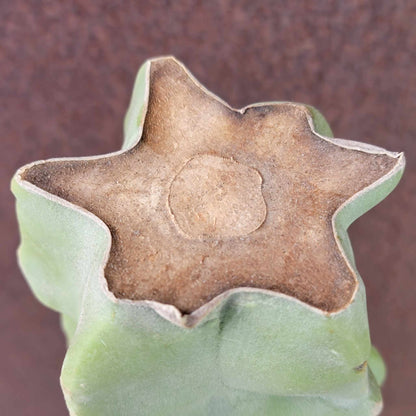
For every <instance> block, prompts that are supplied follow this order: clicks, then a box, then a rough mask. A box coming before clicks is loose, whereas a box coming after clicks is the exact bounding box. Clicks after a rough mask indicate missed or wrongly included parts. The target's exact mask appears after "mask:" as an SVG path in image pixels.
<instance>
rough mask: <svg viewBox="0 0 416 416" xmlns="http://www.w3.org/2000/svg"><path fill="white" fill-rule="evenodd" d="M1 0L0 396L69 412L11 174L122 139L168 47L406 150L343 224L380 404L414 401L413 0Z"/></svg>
mask: <svg viewBox="0 0 416 416" xmlns="http://www.w3.org/2000/svg"><path fill="white" fill-rule="evenodd" d="M152 4H154V2H140V5H138V2H137V1H129V0H126V1H123V2H122V4H121V2H120V3H118V2H114V1H111V2H110V1H100V0H74V1H71V2H52V1H44V2H39V1H34V0H15V1H2V2H0V13H1V17H2V24H1V25H0V34H1V39H2V42H1V45H0V63H1V65H0V72H1V77H0V99H1V101H2V110H1V111H0V142H1V145H2V149H1V150H2V151H1V152H0V159H1V162H0V223H1V231H2V232H1V233H0V271H1V273H0V276H1V284H2V290H1V291H0V316H1V318H0V326H1V329H2V337H1V342H0V349H1V357H3V360H0V374H1V377H0V410H1V412H0V413H1V414H6V415H8V416H33V415H42V416H56V415H66V414H67V410H66V408H65V405H64V401H63V397H62V393H61V391H60V387H59V383H58V382H57V380H58V378H59V372H60V368H61V365H62V359H63V356H64V349H65V346H64V342H63V337H62V334H61V333H60V331H59V329H58V318H57V316H56V314H54V313H53V312H51V311H49V310H47V309H46V308H44V307H42V306H41V305H40V304H39V303H38V302H37V301H36V300H35V298H34V297H33V294H32V293H31V292H30V290H29V288H28V286H27V284H26V283H25V281H24V280H23V278H22V275H21V273H20V271H19V270H18V268H17V265H16V258H15V250H16V247H17V244H18V234H17V225H16V221H15V215H14V211H13V204H14V202H13V197H12V195H11V194H10V192H9V189H8V188H9V181H10V178H11V176H12V175H13V173H14V171H15V170H16V169H17V168H18V167H20V166H22V165H23V164H24V163H28V162H31V161H33V160H38V159H45V158H50V157H55V156H84V155H89V154H90V155H93V154H99V153H106V152H109V151H113V150H116V149H118V148H120V144H121V129H122V118H123V115H124V112H125V110H126V106H127V105H128V101H129V96H130V93H131V87H132V83H133V80H134V76H135V72H136V70H137V68H138V67H139V65H140V64H141V63H142V62H143V61H144V60H145V59H147V58H149V57H151V56H156V55H160V54H174V55H176V56H177V57H178V58H180V59H181V60H182V61H183V62H185V63H186V65H187V66H188V67H189V68H191V70H192V71H193V73H194V74H195V75H196V76H197V77H198V79H199V80H201V81H203V83H204V84H205V85H207V86H208V87H209V88H210V89H212V90H213V91H214V92H216V93H218V94H219V95H220V96H221V97H224V98H225V99H226V100H227V101H228V102H230V103H231V104H232V105H233V106H237V107H242V106H244V105H246V104H249V103H252V102H257V101H261V100H276V99H277V100H290V101H297V102H305V103H309V104H313V105H315V106H316V107H317V108H319V109H321V110H322V112H323V113H324V114H325V116H326V117H327V118H328V120H329V122H330V124H331V127H332V128H333V130H334V132H335V134H336V136H337V137H350V138H355V139H358V140H362V141H368V142H369V143H373V144H376V145H379V146H382V147H385V148H387V149H391V150H397V151H401V150H404V151H405V152H406V154H407V168H406V172H405V175H404V177H403V179H402V182H401V183H400V185H399V186H398V188H397V189H396V190H395V191H394V193H393V194H392V195H391V196H390V197H388V198H387V199H386V200H385V201H383V202H382V203H381V204H380V205H379V206H378V207H376V208H375V209H373V210H372V211H371V212H370V213H368V214H366V215H365V216H364V217H363V218H362V219H360V220H358V221H357V223H356V224H354V225H353V226H352V229H351V235H352V240H353V244H354V251H355V254H356V260H357V264H358V268H359V270H360V274H361V275H362V276H363V278H364V280H365V284H366V292H367V296H368V308H369V320H370V326H371V338H372V341H373V342H374V343H375V344H376V345H377V347H379V348H380V350H381V352H382V353H383V355H384V356H385V358H386V361H387V365H388V368H389V375H388V379H387V382H386V385H385V387H384V388H383V393H384V400H385V410H384V411H383V416H403V415H413V414H415V413H416V395H415V394H414V390H415V385H416V360H415V351H416V331H415V329H414V328H415V321H414V299H415V296H416V295H415V290H416V289H415V288H416V286H415V283H414V281H415V280H414V279H415V275H416V259H415V256H414V253H416V226H415V211H416V164H415V157H414V155H415V154H416V140H415V131H416V117H414V114H416V100H415V97H416V71H415V70H414V68H415V67H416V54H415V52H414V51H415V50H416V25H415V24H414V21H415V20H416V10H415V8H416V5H415V4H414V2H413V1H411V0H397V1H390V0H370V1H368V0H365V1H364V0H362V1H333V2H328V1H324V0H317V1H313V2H311V1H299V2H287V1H283V0H262V1H258V2H254V1H252V0H242V1H240V2H235V1H226V0H212V1H205V2H195V1H191V0H183V1H176V2H168V1H166V2H165V1H164V2H159V3H158V5H157V6H154V5H153V6H152Z"/></svg>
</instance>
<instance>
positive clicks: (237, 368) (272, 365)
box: [12, 57, 404, 416]
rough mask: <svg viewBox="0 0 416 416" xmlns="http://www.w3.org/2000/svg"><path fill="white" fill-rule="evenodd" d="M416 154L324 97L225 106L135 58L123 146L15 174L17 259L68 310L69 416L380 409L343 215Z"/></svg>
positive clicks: (173, 70)
mask: <svg viewBox="0 0 416 416" xmlns="http://www.w3.org/2000/svg"><path fill="white" fill-rule="evenodd" d="M403 168H404V157H403V155H402V154H401V153H393V152H389V151H386V150H384V149H380V148H378V147H375V146H371V145H368V144H363V143H359V142H354V141H349V140H342V139H335V138H332V133H331V130H330V128H329V126H328V125H327V123H326V121H325V119H324V118H323V117H322V115H321V114H320V113H319V112H318V111H317V110H316V109H314V108H312V107H309V106H306V105H302V104H297V103H288V102H273V103H262V104H255V105H251V106H248V107H245V108H242V109H240V110H236V109H233V108H231V107H230V106H228V105H227V104H226V103H225V102H223V101H222V100H220V99H219V98H218V97H216V96H214V95H213V94H212V93H210V92H209V91H207V90H206V89H205V88H204V87H203V86H201V85H200V84H199V83H198V82H197V81H196V80H195V79H194V78H193V77H192V75H191V74H190V73H189V72H188V71H187V70H186V69H185V67H184V66H183V65H182V64H181V63H179V62H178V61H176V60H175V59H174V58H171V57H167V58H157V59H152V60H149V61H147V62H146V63H145V64H144V65H143V67H142V68H141V69H140V71H139V73H138V76H137V80H136V84H135V87H134V91H133V96H132V100H131V103H130V107H129V109H128V112H127V115H126V119H125V141H124V145H123V148H122V150H121V151H118V152H115V153H111V154H107V155H103V156H94V157H83V158H72V159H70V158H60V159H51V160H48V161H39V162H34V163H31V164H29V165H26V166H24V167H22V168H21V169H19V170H18V171H17V173H16V175H15V177H14V178H13V181H12V190H13V192H14V194H15V196H16V201H17V215H18V219H19V224H20V232H21V241H22V242H21V245H20V247H19V251H18V258H19V262H20V266H21V268H22V270H23V273H24V275H25V277H26V279H27V280H28V282H29V284H30V286H31V288H32V289H33V291H34V293H35V295H36V296H37V297H38V298H39V300H40V301H41V302H43V303H44V304H45V305H47V306H48V307H50V308H52V309H54V310H56V311H58V312H59V313H60V314H61V316H62V327H63V330H64V332H65V334H66V337H67V341H68V346H69V348H68V351H67V354H66V357H65V361H64V364H63V368H62V375H61V385H62V389H63V392H64V395H65V399H66V403H67V406H68V408H69V411H70V413H71V415H74V416H75V415H76V416H93V415H94V416H98V415H100V416H103V415H108V416H110V415H111V416H113V415H123V416H133V415H134V416H136V415H177V414H181V415H192V416H194V415H201V416H202V415H207V416H208V415H219V416H220V415H227V416H228V415H235V416H237V415H238V416H246V415H247V416H249V415H253V416H254V415H293V416H295V415H296V416H301V415H308V416H311V415H320V416H322V415H328V416H329V415H331V416H334V415H375V414H378V413H379V412H380V411H381V407H382V404H381V403H382V401H381V395H380V388H379V385H380V384H381V383H382V381H383V379H384V374H385V369H384V364H383V361H382V359H381V357H380V356H379V355H378V353H377V351H376V350H375V349H374V348H372V347H371V342H370V336H369V329H368V321H367V311H366V300H365V290H364V285H363V282H362V280H361V278H360V276H359V274H358V271H357V270H356V267H355V263H354V258H353V253H352V249H351V246H350V242H349V239H348V235H347V231H346V230H347V228H348V226H349V225H350V224H351V223H352V222H353V221H354V220H355V219H356V218H357V217H359V216H360V215H362V214H363V213H364V212H366V211H367V210H368V209H370V208H371V207H373V206H374V205H375V204H377V203H378V202H380V201H381V200H382V199H383V198H384V197H385V196H386V195H387V194H388V193H389V192H390V191H391V190H392V189H393V188H394V187H395V185H396V184H397V182H398V181H399V179H400V176H401V174H402V171H403Z"/></svg>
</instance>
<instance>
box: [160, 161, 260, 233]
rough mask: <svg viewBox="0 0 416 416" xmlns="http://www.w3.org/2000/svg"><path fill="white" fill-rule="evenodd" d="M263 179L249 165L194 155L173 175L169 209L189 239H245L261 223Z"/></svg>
mask: <svg viewBox="0 0 416 416" xmlns="http://www.w3.org/2000/svg"><path fill="white" fill-rule="evenodd" d="M261 184H262V177H261V176H260V173H259V172H258V171H257V170H256V169H253V168H251V167H249V166H246V165H243V164H241V163H238V162H236V161H234V160H232V159H226V158H223V157H218V156H212V155H199V156H196V157H194V158H192V159H190V160H188V162H187V163H186V164H185V166H184V167H183V168H182V169H181V171H180V172H179V173H178V174H177V175H176V176H175V178H174V180H173V182H172V184H171V187H170V192H169V200H168V202H169V208H170V211H171V213H172V215H173V218H174V220H175V223H176V225H177V226H178V227H179V229H180V230H181V231H182V232H183V233H184V234H185V235H186V236H188V237H190V238H220V237H237V236H245V235H247V234H249V233H251V232H253V231H255V230H257V229H258V228H259V227H260V226H261V225H262V224H263V222H264V220H265V218H266V214H267V207H266V203H265V201H264V198H263V195H262V193H261Z"/></svg>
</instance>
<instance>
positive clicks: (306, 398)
mask: <svg viewBox="0 0 416 416" xmlns="http://www.w3.org/2000/svg"><path fill="white" fill-rule="evenodd" d="M150 62H151V61H148V62H146V63H145V64H144V65H143V66H142V68H141V69H140V71H139V73H138V76H137V80H136V83H135V87H134V91H133V96H132V100H131V103H130V107H129V110H128V112H127V115H126V119H125V124H124V128H125V141H124V145H123V149H122V150H121V152H122V151H125V150H126V149H129V148H131V147H132V146H134V145H135V144H136V142H137V138H138V137H140V135H141V131H142V126H143V120H144V116H145V112H146V110H145V108H146V101H147V99H148V94H149V88H148V86H149V78H148V77H149V76H148V74H149V66H150ZM308 108H309V110H310V113H311V117H310V125H311V128H312V129H313V130H314V131H315V133H316V134H317V135H319V136H321V137H323V136H326V140H330V141H332V142H333V143H338V144H341V145H342V146H345V147H350V148H356V149H360V150H363V151H368V152H370V153H383V154H389V155H391V156H392V157H395V158H397V164H396V165H395V168H394V169H393V170H392V171H391V172H390V173H389V174H388V175H386V176H384V177H383V178H382V179H381V180H379V181H376V182H375V183H374V184H373V185H372V186H369V187H367V188H365V189H364V190H363V191H361V192H359V193H357V194H356V195H355V196H354V197H353V198H351V199H350V200H348V201H347V203H345V204H344V205H343V206H341V208H340V209H339V210H338V211H337V212H336V214H335V216H334V220H333V224H334V230H335V232H336V235H337V236H338V241H339V243H340V245H341V247H342V249H343V251H344V254H345V256H346V257H347V259H348V261H349V263H350V265H351V267H352V268H353V269H354V271H355V272H356V273H357V276H358V289H357V291H356V293H355V295H354V297H353V299H352V301H351V302H350V304H348V305H347V306H346V307H345V308H344V309H342V310H340V311H337V312H335V313H328V312H323V311H321V310H319V309H317V308H314V307H311V306H309V305H307V304H305V303H303V302H301V301H299V300H297V299H295V298H292V297H289V296H286V295H283V294H280V293H277V292H272V291H269V290H261V289H251V288H241V289H232V290H228V291H226V292H224V293H223V294H221V295H220V296H217V297H216V298H214V299H213V300H212V301H211V302H209V303H208V304H206V305H204V306H203V307H201V308H199V309H198V310H196V311H195V312H193V313H192V314H190V315H182V314H181V313H180V312H179V310H178V309H176V308H175V307H174V306H170V305H163V304H160V303H158V302H154V301H130V300H125V299H118V298H116V297H115V296H114V295H113V294H112V293H111V292H110V291H109V290H108V288H107V283H106V280H105V278H104V265H105V263H106V261H107V259H108V256H109V248H110V245H111V235H110V232H109V230H108V228H107V226H106V225H105V224H104V223H103V222H102V221H101V220H100V219H98V218H97V217H96V216H94V215H93V214H91V213H89V212H87V211H86V210H85V209H82V208H80V207H76V206H74V205H73V204H71V203H69V202H67V201H64V200H62V199H61V198H58V197H56V196H55V195H52V194H49V193H47V192H45V191H43V190H41V189H39V188H37V187H36V186H34V185H32V184H31V183H29V182H27V181H24V180H22V178H21V174H22V172H23V170H24V169H27V168H28V167H30V166H31V165H27V166H25V167H23V168H21V169H20V170H19V171H18V172H17V173H16V175H15V176H14V178H13V180H12V191H13V193H14V195H15V196H16V200H17V204H16V205H17V216H18V220H19V225H20V233H21V245H20V247H19V250H18V259H19V263H20V267H21V269H22V271H23V273H24V275H25V277H26V279H27V281H28V283H29V285H30V287H31V288H32V290H33V292H34V294H35V296H36V297H37V298H38V299H39V300H40V301H41V302H42V303H43V304H44V305H46V306H48V307H49V308H51V309H53V310H55V311H57V312H59V313H60V314H61V323H62V328H63V331H64V333H65V335H66V338H67V342H68V351H67V354H66V357H65V360H64V363H63V368H62V374H61V386H62V390H63V392H64V396H65V400H66V403H67V406H68V409H69V411H70V414H71V415H72V416H106V415H108V416H115V415H117V416H138V415H151V416H166V415H182V416H186V415H189V416H190V415H192V416H212V415H217V416H221V415H224V416H225V415H226V416H234V415H235V416H249V415H250V416H251V415H253V416H254V415H256V416H258V415H262V416H268V415H270V416H272V415H273V416H275V415H285V416H291V415H293V416H303V415H305V416H306V415H307V416H314V415H319V416H324V415H328V416H336V415H340V416H341V415H343V416H344V415H354V416H357V415H377V414H379V413H380V411H381V408H382V399H381V395H380V388H379V385H380V383H381V382H382V381H383V379H384V376H385V368H384V364H383V362H382V359H381V358H380V356H379V355H378V353H377V351H376V350H375V349H372V347H371V342H370V336H369V328H368V320H367V311H366V297H365V289H364V285H363V282H362V280H361V278H360V277H359V274H358V272H357V270H356V267H355V263H354V258H353V253H352V249H351V245H350V242H349V239H348V235H347V228H348V226H349V225H350V224H351V223H352V222H353V221H354V220H355V219H356V218H357V217H359V216H360V215H362V214H363V213H364V212H366V211H367V210H369V209H370V208H371V207H373V206H374V205H376V204H377V203H378V202H380V201H381V200H382V199H383V198H384V197H385V196H386V195H387V194H389V193H390V192H391V191H392V190H393V188H394V187H395V186H396V184H397V183H398V181H399V179H400V177H401V175H402V171H403V168H404V157H403V155H402V154H397V153H391V152H387V151H385V150H383V149H379V148H376V147H374V146H369V145H364V144H360V143H356V142H349V141H344V140H340V139H330V138H328V137H331V136H332V132H331V130H330V128H329V126H328V124H327V123H326V121H325V119H324V118H323V117H322V115H321V114H320V113H319V112H318V111H317V110H315V109H314V108H312V107H308ZM367 364H368V365H367Z"/></svg>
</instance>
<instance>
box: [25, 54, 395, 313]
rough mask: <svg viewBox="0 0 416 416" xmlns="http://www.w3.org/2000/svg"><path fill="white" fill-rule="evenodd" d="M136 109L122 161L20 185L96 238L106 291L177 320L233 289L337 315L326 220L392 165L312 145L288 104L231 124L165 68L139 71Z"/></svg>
mask: <svg viewBox="0 0 416 416" xmlns="http://www.w3.org/2000/svg"><path fill="white" fill-rule="evenodd" d="M149 97H150V98H149V108H148V114H147V115H146V119H145V124H144V131H143V137H142V140H141V141H140V142H139V144H138V145H137V146H136V147H135V148H133V149H132V150H131V151H129V152H126V153H125V154H121V155H119V156H113V157H107V158H101V159H98V160H89V161H62V162H48V163H42V164H38V165H35V166H34V167H32V168H30V169H29V170H27V171H26V172H25V173H24V176H23V179H25V180H27V181H29V182H31V183H33V184H35V185H37V186H39V187H40V188H42V189H45V190H46V191H48V192H51V193H53V194H56V195H58V196H60V197H62V198H64V199H66V200H68V201H70V202H73V203H75V204H76V205H79V206H82V207H84V208H86V209H87V210H89V211H91V212H93V213H94V214H96V215H97V216H98V217H99V218H101V219H102V220H103V221H104V222H105V223H106V224H107V225H108V227H109V228H110V231H111V233H112V247H111V252H110V259H109V261H108V264H107V267H106V269H105V276H106V278H107V281H108V284H109V288H110V290H111V291H112V292H113V293H114V294H115V295H116V296H117V297H120V298H128V299H139V300H142V299H147V300H156V301H159V302H163V303H167V304H173V305H175V306H177V307H178V308H179V309H180V310H182V311H183V312H191V311H193V310H195V309H197V308H198V307H200V306H202V305H203V304H205V303H206V302H207V301H209V300H211V299H212V298H213V297H214V296H216V295H219V294H220V293H222V292H224V291H225V290H227V289H232V288H237V287H257V288H262V289H271V290H275V291H279V292H282V293H285V294H288V295H291V296H294V297H296V298H298V299H300V300H302V301H305V302H307V303H309V304H311V305H313V306H316V307H319V308H321V309H323V310H326V311H334V310H337V309H340V308H341V307H343V306H344V305H345V304H347V303H348V302H349V300H350V299H351V296H352V293H353V292H354V288H355V284H356V281H355V278H354V275H353V274H352V271H351V269H350V268H349V267H348V265H347V263H346V261H345V260H344V258H343V257H342V255H341V253H340V251H339V248H338V246H337V243H336V241H335V238H334V235H333V230H332V222H331V219H332V216H333V214H334V212H335V210H336V209H337V208H338V207H339V206H340V205H341V204H342V203H343V202H344V201H346V200H347V199H348V198H350V197H351V196H352V195H354V194H355V193H356V192H358V191H360V190H361V189H363V188H364V187H366V186H368V185H370V184H371V183H372V182H374V181H375V180H377V179H379V178H380V177H381V176H383V175H385V174H387V173H388V172H389V171H390V170H391V169H392V168H393V166H394V165H395V164H396V163H397V160H396V159H395V158H392V157H390V156H386V155H382V156H380V155H370V154H366V153H364V152H358V151H355V150H347V149H344V148H341V147H339V146H336V145H333V144H331V143H329V142H327V141H325V140H323V139H321V138H319V137H317V136H315V135H314V134H313V133H312V132H311V129H310V127H309V124H308V121H307V118H306V111H307V110H306V108H305V107H302V106H299V105H298V106H294V105H289V104H280V105H274V106H273V105H267V106H256V107H252V108H249V109H247V110H246V111H245V112H244V114H241V113H239V112H236V111H233V110H231V109H230V108H228V107H226V106H225V105H224V104H223V103H221V102H219V101H218V100H216V99H215V98H213V97H211V96H209V95H207V94H206V93H205V92H204V91H203V90H201V88H200V87H199V86H198V85H197V84H195V82H194V81H193V80H192V79H191V78H190V77H189V76H188V74H187V73H186V72H185V70H184V69H183V68H182V67H181V66H180V65H179V64H178V63H177V62H176V61H174V60H173V59H170V58H166V59H162V60H158V61H155V62H154V63H152V65H151V72H150V96H149Z"/></svg>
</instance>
